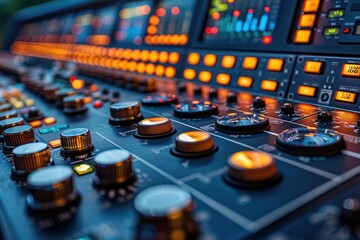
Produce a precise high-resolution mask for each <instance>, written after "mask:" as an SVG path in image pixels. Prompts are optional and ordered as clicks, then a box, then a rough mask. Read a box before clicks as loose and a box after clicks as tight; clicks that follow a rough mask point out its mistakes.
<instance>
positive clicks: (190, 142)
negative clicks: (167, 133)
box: [175, 131, 214, 153]
mask: <svg viewBox="0 0 360 240" xmlns="http://www.w3.org/2000/svg"><path fill="white" fill-rule="evenodd" d="M212 148H214V140H213V138H212V136H211V135H210V134H209V133H206V132H200V131H191V132H184V133H181V134H180V135H178V136H177V137H176V139H175V149H176V150H177V151H179V152H184V153H199V152H206V151H209V150H211V149H212Z"/></svg>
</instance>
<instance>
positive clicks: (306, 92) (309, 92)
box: [297, 86, 317, 97]
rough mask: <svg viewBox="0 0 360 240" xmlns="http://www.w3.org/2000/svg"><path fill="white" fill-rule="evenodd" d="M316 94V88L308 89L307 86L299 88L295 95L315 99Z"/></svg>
mask: <svg viewBox="0 0 360 240" xmlns="http://www.w3.org/2000/svg"><path fill="white" fill-rule="evenodd" d="M316 92H317V88H316V87H309V86H299V87H298V90H297V93H298V94H299V95H300V96H305V97H315V95H316Z"/></svg>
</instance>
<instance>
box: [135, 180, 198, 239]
mask: <svg viewBox="0 0 360 240" xmlns="http://www.w3.org/2000/svg"><path fill="white" fill-rule="evenodd" d="M134 206H135V209H136V211H137V212H138V214H139V216H140V222H139V225H138V226H139V229H138V231H137V234H138V235H137V238H138V239H142V235H143V234H146V235H148V234H149V231H146V229H149V228H150V229H154V230H155V231H152V232H150V234H152V236H150V237H149V236H148V237H149V238H150V239H160V236H161V238H163V239H174V236H181V237H180V238H179V239H195V238H196V234H197V226H196V223H195V221H194V220H193V219H192V216H191V213H192V210H193V208H194V203H193V200H192V197H191V195H190V193H189V192H187V191H185V190H183V189H181V188H179V187H177V186H174V185H160V186H155V187H151V188H148V189H146V190H144V191H142V192H141V193H139V194H138V195H137V196H136V198H135V201H134ZM144 236H145V235H144Z"/></svg>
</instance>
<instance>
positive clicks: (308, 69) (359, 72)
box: [304, 61, 360, 78]
mask: <svg viewBox="0 0 360 240" xmlns="http://www.w3.org/2000/svg"><path fill="white" fill-rule="evenodd" d="M324 69H325V62H321V61H306V62H305V66H304V72H305V73H310V74H322V73H323V72H324ZM341 75H342V76H343V77H355V78H360V64H347V63H346V64H343V66H342V70H341Z"/></svg>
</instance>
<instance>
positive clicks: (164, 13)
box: [145, 0, 197, 45]
mask: <svg viewBox="0 0 360 240" xmlns="http://www.w3.org/2000/svg"><path fill="white" fill-rule="evenodd" d="M196 2H197V1H195V0H160V1H159V3H158V5H157V6H156V9H155V14H154V15H153V16H151V17H150V18H149V25H148V27H147V36H146V38H145V42H146V43H147V44H151V45H185V44H187V42H188V38H189V37H188V34H189V31H190V26H191V19H192V17H193V13H194V12H195V5H196Z"/></svg>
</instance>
